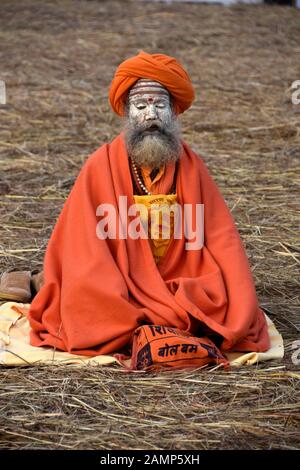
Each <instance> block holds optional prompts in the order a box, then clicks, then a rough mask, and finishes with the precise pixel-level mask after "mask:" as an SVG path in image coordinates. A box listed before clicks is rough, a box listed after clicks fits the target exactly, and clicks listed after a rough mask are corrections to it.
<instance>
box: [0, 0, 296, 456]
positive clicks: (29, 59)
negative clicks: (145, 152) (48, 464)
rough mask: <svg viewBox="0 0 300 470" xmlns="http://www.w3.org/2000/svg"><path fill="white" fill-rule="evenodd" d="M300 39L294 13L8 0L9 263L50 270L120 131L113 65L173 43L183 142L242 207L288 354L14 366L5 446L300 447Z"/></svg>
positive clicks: (255, 265)
mask: <svg viewBox="0 0 300 470" xmlns="http://www.w3.org/2000/svg"><path fill="white" fill-rule="evenodd" d="M299 38H300V11H299V10H298V11H297V10H295V9H292V8H287V7H278V6H235V7H231V8H226V7H222V6H220V5H210V6H209V5H199V4H198V5H190V4H182V5H180V4H173V5H172V4H159V3H155V4H153V3H144V2H138V1H78V0H75V1H70V0H62V1H58V0H57V1H45V2H39V1H37V0H25V1H21V2H20V1H17V0H2V1H1V4H0V61H1V69H0V78H1V79H2V80H5V82H6V86H7V92H8V97H7V98H8V102H7V105H6V106H1V107H0V165H1V166H0V168H1V180H0V194H1V197H0V211H1V213H0V220H1V225H0V262H1V265H0V270H2V271H3V270H5V269H6V268H8V267H11V266H16V267H19V268H26V269H27V268H29V269H32V268H34V267H38V266H41V263H42V259H43V254H44V250H45V247H46V244H47V240H48V237H49V235H50V233H51V229H52V227H53V224H54V222H55V219H56V217H57V215H58V213H59V211H60V209H61V207H62V204H63V201H64V199H65V198H66V196H67V194H68V192H69V190H70V188H71V186H72V184H73V182H74V179H75V177H76V175H77V174H78V171H79V169H80V167H81V166H82V164H83V162H84V160H85V159H86V157H87V156H88V155H89V154H90V153H91V152H92V151H93V150H94V149H96V148H97V147H98V146H100V145H101V144H102V143H103V142H107V141H109V140H110V139H112V138H113V137H114V136H115V135H116V133H117V132H118V131H119V129H120V128H121V126H122V123H121V122H120V121H119V119H118V118H117V117H116V116H114V115H113V114H112V112H111V110H110V108H109V105H108V100H107V92H108V86H109V83H110V80H111V78H112V76H113V73H114V70H115V68H116V66H117V65H118V64H119V63H120V62H121V61H122V60H123V59H124V58H126V57H128V56H131V55H134V54H135V53H136V52H137V51H139V50H141V49H144V50H146V51H148V52H156V51H163V52H165V53H167V54H170V55H175V56H176V57H177V58H178V59H179V60H180V61H182V62H183V63H184V64H185V66H186V67H187V69H188V71H189V73H190V75H191V77H192V80H193V82H194V84H195V88H196V91H197V99H196V101H195V104H194V105H193V107H192V108H191V110H189V111H188V112H187V113H186V114H185V115H184V116H183V117H182V128H183V135H184V138H185V139H186V140H187V141H188V142H189V143H190V144H191V145H192V146H193V148H194V149H196V151H198V152H199V153H200V154H201V155H202V156H203V157H204V159H205V161H206V162H207V164H208V166H209V168H210V171H211V173H212V174H213V175H214V177H215V179H216V181H217V182H218V184H219V186H220V188H221V191H222V193H223V195H224V197H225V198H226V201H227V203H228V205H229V207H230V208H231V210H232V213H233V215H234V217H235V219H236V221H237V225H238V228H239V230H240V233H241V236H242V238H243V241H244V243H245V246H246V249H247V253H248V255H249V259H250V263H251V267H252V270H253V274H254V277H255V282H256V287H257V292H258V295H259V299H260V302H261V304H262V306H264V307H265V308H267V309H268V311H269V313H270V317H271V318H272V319H273V320H274V322H275V324H276V325H277V327H278V329H279V330H280V331H281V332H282V334H283V336H284V339H285V347H286V356H285V359H284V361H282V362H276V361H273V362H269V363H265V364H262V365H259V366H256V367H250V368H247V367H245V368H243V369H241V370H238V371H231V372H222V371H220V370H213V371H208V370H206V371H205V370H196V371H192V372H191V371H184V372H176V373H169V372H166V373H156V374H147V373H136V374H128V373H124V372H121V371H120V370H119V369H118V368H117V367H113V368H102V369H101V368H96V369H94V368H85V369H74V368H71V367H69V368H66V367H56V366H53V367H28V368H19V369H14V368H11V369H8V368H5V367H2V368H1V371H0V448H9V449H28V448H34V449H45V448H47V449H141V448H143V449H147V450H150V449H215V448H228V449H230V448H234V449H240V448H247V449H269V448H272V449H275V448H281V449H295V448H299V442H300V439H299V438H300V436H299V427H297V424H298V423H299V421H298V420H299V372H297V366H296V365H295V364H293V362H292V353H294V357H296V356H297V352H296V351H294V350H293V349H292V348H293V345H295V343H294V341H296V340H297V339H300V338H299V320H298V311H299V296H298V294H299V276H298V274H299V253H300V249H299V239H297V237H298V234H297V230H298V229H299V218H298V219H297V216H296V204H297V199H296V198H297V193H296V191H297V183H299V156H300V131H299V118H300V105H293V104H292V102H291V89H290V87H291V84H292V82H293V81H294V80H296V79H300V69H299V62H300V60H299V55H300V54H299V53H300V48H299V47H300V46H299ZM297 179H298V181H297ZM298 188H299V186H298ZM82 223H83V224H84V218H82ZM297 244H298V246H297ZM299 356H300V355H299ZM296 359H297V357H296ZM298 370H299V369H298Z"/></svg>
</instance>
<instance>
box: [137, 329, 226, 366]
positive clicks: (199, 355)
mask: <svg viewBox="0 0 300 470" xmlns="http://www.w3.org/2000/svg"><path fill="white" fill-rule="evenodd" d="M206 364H223V365H224V367H225V368H227V367H228V366H229V362H228V360H227V359H226V358H225V357H224V356H223V354H222V353H221V352H220V351H219V349H218V348H217V347H216V345H215V344H214V343H213V342H212V341H211V340H210V339H209V338H207V337H201V338H197V337H195V336H192V335H191V334H190V333H188V332H185V331H181V330H179V329H177V328H170V327H166V326H158V325H144V326H140V327H139V328H137V329H136V330H135V333H134V337H133V345H132V359H131V367H130V368H131V369H134V370H147V369H158V368H161V367H176V368H186V367H201V366H204V365H206Z"/></svg>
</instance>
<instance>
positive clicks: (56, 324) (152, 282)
mask: <svg viewBox="0 0 300 470" xmlns="http://www.w3.org/2000/svg"><path fill="white" fill-rule="evenodd" d="M176 192H177V200H178V202H179V203H180V204H184V203H190V204H196V203H202V204H204V218H205V224H204V229H205V233H204V237H205V242H204V247H203V248H202V249H199V250H197V251H192V250H190V251H187V250H185V240H184V239H174V238H173V239H172V240H171V243H170V245H169V248H168V250H167V252H166V254H165V255H164V256H163V258H162V259H161V261H160V263H159V264H158V265H156V264H155V261H154V258H153V256H152V252H151V248H150V245H149V242H148V240H147V239H142V238H140V239H137V240H133V239H131V238H127V239H116V240H113V239H106V240H100V239H99V238H97V235H96V224H97V222H98V218H97V216H96V209H97V207H98V205H99V204H102V203H110V204H113V205H114V206H115V207H116V208H117V207H118V201H119V196H124V195H125V196H127V198H128V199H127V201H128V205H131V204H134V199H133V188H132V182H131V177H130V169H129V165H128V156H127V151H126V147H125V143H124V137H123V135H122V134H121V135H119V136H118V137H117V138H116V139H115V140H114V141H113V142H112V143H111V144H107V145H103V146H102V147H101V148H99V149H98V150H97V151H96V152H95V153H94V154H93V155H91V157H90V158H89V159H88V160H87V162H86V163H85V165H84V167H83V169H82V170H81V172H80V174H79V176H78V178H77V181H76V183H75V185H74V187H73V189H72V191H71V193H70V195H69V197H68V199H67V201H66V203H65V205H64V207H63V210H62V212H61V214H60V217H59V219H58V221H57V223H56V226H55V228H54V230H53V233H52V236H51V238H50V241H49V244H48V247H47V251H46V256H45V261H44V275H45V284H44V286H43V287H42V289H41V290H40V292H39V293H38V294H37V296H36V297H35V298H34V300H33V302H32V304H31V308H30V313H29V321H30V325H31V328H32V330H31V344H32V345H34V346H53V347H56V348H58V349H61V350H64V351H69V352H72V353H76V354H84V355H87V356H93V355H99V354H110V353H114V352H116V351H118V350H121V349H122V348H123V347H125V346H126V345H127V344H128V343H130V342H131V341H132V338H133V334H134V331H135V329H136V328H138V327H139V326H141V325H143V324H154V325H164V326H169V327H174V328H179V329H181V330H183V331H188V332H191V333H193V334H197V328H199V327H201V326H202V327H204V328H206V329H207V327H208V329H209V330H212V331H213V332H216V333H217V334H218V335H220V336H221V338H222V341H221V345H220V349H221V350H222V351H229V350H235V351H265V350H267V349H268V347H269V337H268V332H267V326H266V322H265V319H264V315H263V312H262V310H261V309H260V308H259V306H258V301H257V297H256V293H255V288H254V283H253V279H252V276H251V271H250V268H249V264H248V260H247V258H246V255H245V252H244V249H243V246H242V243H241V240H240V238H239V235H238V232H237V229H236V227H235V224H234V221H233V219H232V216H231V214H230V212H229V210H228V208H227V206H226V204H225V202H224V200H223V198H222V196H221V195H220V193H219V191H218V189H217V186H216V184H215V183H214V182H213V180H212V178H211V177H210V175H209V173H208V171H207V168H206V166H205V165H204V163H203V161H202V160H201V159H200V158H199V157H198V156H197V155H196V154H195V153H193V152H192V151H191V149H190V148H189V147H188V146H187V145H186V144H185V143H183V153H182V156H181V159H180V164H179V169H178V173H177V188H176ZM198 331H199V330H198Z"/></svg>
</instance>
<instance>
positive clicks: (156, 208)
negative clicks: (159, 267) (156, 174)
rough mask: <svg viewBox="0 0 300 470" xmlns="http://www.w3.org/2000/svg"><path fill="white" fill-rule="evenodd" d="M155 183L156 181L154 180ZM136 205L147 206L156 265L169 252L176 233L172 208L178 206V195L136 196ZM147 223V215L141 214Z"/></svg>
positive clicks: (143, 220) (150, 239) (149, 235)
mask: <svg viewBox="0 0 300 470" xmlns="http://www.w3.org/2000/svg"><path fill="white" fill-rule="evenodd" d="M154 181H155V179H154ZM134 200H135V203H136V204H143V205H144V206H146V208H147V210H148V212H147V214H148V239H149V243H150V247H151V250H152V253H153V257H154V259H155V262H156V264H157V263H158V262H159V260H160V259H161V257H162V256H163V255H164V254H165V252H166V251H167V248H168V246H169V244H170V240H171V238H172V237H173V233H174V212H173V211H172V210H170V209H169V208H170V206H172V205H173V204H176V202H177V196H176V194H153V195H151V196H150V195H145V196H137V195H135V196H134ZM141 221H142V223H145V222H147V221H145V214H143V213H141Z"/></svg>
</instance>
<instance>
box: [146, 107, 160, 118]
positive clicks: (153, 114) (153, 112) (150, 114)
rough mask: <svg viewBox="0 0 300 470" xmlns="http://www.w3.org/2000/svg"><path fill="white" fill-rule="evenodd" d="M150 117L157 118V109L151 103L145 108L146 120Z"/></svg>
mask: <svg viewBox="0 0 300 470" xmlns="http://www.w3.org/2000/svg"><path fill="white" fill-rule="evenodd" d="M152 119H157V111H156V108H155V106H154V105H153V104H150V105H149V106H148V109H147V114H146V120H147V121H150V120H152Z"/></svg>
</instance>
